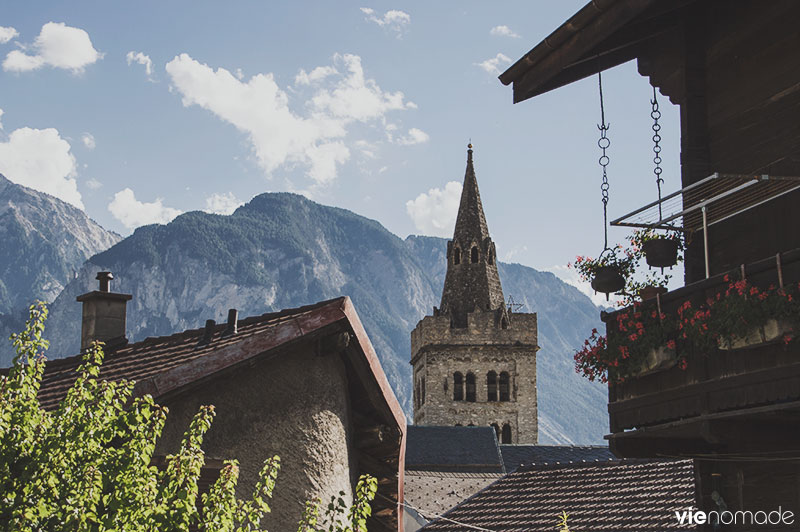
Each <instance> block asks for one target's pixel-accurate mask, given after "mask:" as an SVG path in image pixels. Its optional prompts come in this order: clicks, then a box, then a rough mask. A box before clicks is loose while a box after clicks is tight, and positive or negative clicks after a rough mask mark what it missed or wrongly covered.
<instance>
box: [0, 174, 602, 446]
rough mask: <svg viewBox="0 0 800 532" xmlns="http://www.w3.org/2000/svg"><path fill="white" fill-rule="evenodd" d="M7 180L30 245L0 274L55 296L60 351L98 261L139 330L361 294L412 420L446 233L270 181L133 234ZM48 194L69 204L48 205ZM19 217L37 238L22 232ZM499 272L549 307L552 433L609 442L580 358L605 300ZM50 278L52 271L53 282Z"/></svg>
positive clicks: (14, 222) (514, 271) (29, 293)
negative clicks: (412, 355) (414, 341)
mask: <svg viewBox="0 0 800 532" xmlns="http://www.w3.org/2000/svg"><path fill="white" fill-rule="evenodd" d="M2 184H5V187H3V186H2ZM2 184H0V199H3V198H5V197H6V196H8V197H9V198H12V197H13V198H15V199H14V200H13V201H11V200H9V202H8V203H9V206H8V207H4V206H5V199H3V202H4V203H3V206H0V209H3V210H0V235H3V240H0V241H1V242H3V244H2V245H3V248H5V249H7V250H8V252H7V253H4V255H11V254H12V253H10V252H11V251H12V250H16V249H19V250H20V251H19V252H16V251H14V253H13V254H14V255H15V257H14V259H13V260H9V261H7V262H5V263H2V265H3V269H2V270H1V271H2V273H3V276H2V277H0V280H2V283H3V286H4V287H5V288H4V290H5V292H4V293H7V294H14V299H12V298H11V297H10V296H8V297H7V300H8V301H9V304H8V308H9V309H10V310H9V312H10V313H13V312H17V313H19V308H20V305H22V307H24V306H25V305H27V304H28V302H29V301H30V300H32V299H34V298H36V297H45V299H47V300H52V304H51V307H50V319H49V321H48V324H47V328H46V332H45V336H46V338H48V339H49V340H50V342H51V347H50V351H49V353H48V356H49V357H50V358H59V357H62V356H69V355H72V354H75V353H77V351H78V348H79V343H80V321H81V310H80V304H79V303H77V302H76V301H75V298H76V296H78V295H80V294H82V293H84V292H87V291H90V290H94V289H95V288H96V284H97V282H96V281H95V279H94V277H95V275H96V273H97V272H98V271H103V270H109V271H112V272H113V273H114V277H115V280H114V284H113V286H112V288H113V290H114V291H117V292H125V293H130V294H133V299H132V300H131V301H130V302H129V303H128V323H127V328H128V338H129V339H130V340H132V341H138V340H142V339H144V338H145V337H148V336H160V335H166V334H171V333H173V332H176V331H180V330H184V329H189V328H197V327H200V326H202V324H203V323H204V322H205V320H206V319H215V320H217V321H223V320H224V319H225V317H226V315H227V310H228V309H229V308H237V309H238V310H239V313H240V316H249V315H256V314H261V313H264V312H269V311H274V310H278V309H281V308H288V307H296V306H300V305H304V304H308V303H312V302H316V301H320V300H323V299H328V298H333V297H337V296H340V295H348V296H350V297H351V299H352V300H353V302H354V304H355V307H356V309H357V311H358V313H359V316H360V317H361V320H362V322H363V323H364V326H365V328H366V330H367V333H368V334H369V337H370V339H371V340H372V343H373V345H374V346H375V349H376V352H377V353H378V355H379V357H380V359H381V363H382V365H383V367H384V371H385V372H386V374H387V377H388V379H389V382H390V383H391V384H392V386H393V388H394V391H395V394H396V395H397V397H398V399H399V400H400V402H401V404H402V405H403V407H404V409H405V410H406V413H407V415H408V416H409V419H411V417H410V405H411V366H410V364H409V350H410V338H409V333H410V331H411V330H412V329H413V328H414V326H415V325H416V323H417V322H418V321H419V320H420V319H421V318H422V317H423V316H425V315H426V314H429V313H430V312H431V311H432V308H433V306H434V305H438V304H439V298H440V296H441V290H442V286H443V283H444V274H445V268H446V262H445V250H446V240H445V239H441V238H433V237H421V236H409V237H408V238H406V239H405V240H403V239H401V238H399V237H397V236H396V235H394V234H392V233H391V232H389V231H388V230H386V229H385V228H384V227H383V226H382V225H381V224H379V223H378V222H376V221H374V220H370V219H368V218H364V217H362V216H359V215H356V214H354V213H352V212H350V211H347V210H344V209H339V208H335V207H329V206H324V205H320V204H318V203H315V202H313V201H310V200H308V199H306V198H304V197H302V196H298V195H294V194H288V193H267V194H261V195H259V196H256V197H255V198H253V199H252V200H251V201H250V202H248V203H247V204H245V205H243V206H241V207H239V208H238V209H237V210H236V211H235V212H234V213H233V214H231V215H217V214H209V213H204V212H199V211H198V212H189V213H185V214H182V215H181V216H178V217H177V218H176V219H175V220H173V221H172V222H170V223H169V224H166V225H150V226H144V227H140V228H138V229H137V230H136V231H135V232H134V233H133V234H132V235H131V236H129V237H127V238H125V239H122V240H120V238H119V237H118V236H117V235H115V234H113V233H110V232H108V231H105V230H103V229H102V228H101V227H100V226H99V225H97V224H96V223H94V222H92V221H91V220H90V219H89V218H88V217H86V216H85V215H84V214H83V213H82V211H79V210H77V209H75V208H73V207H70V206H69V205H66V204H64V203H63V202H59V200H57V199H55V198H52V197H50V196H46V195H44V194H41V193H38V192H34V191H31V190H30V189H24V187H19V186H18V185H10V184H9V183H7V182H3V183H2ZM9 185H10V186H9ZM9 189H13V190H11V191H9ZM18 189H19V190H18ZM20 190H22V192H20ZM26 198H27V199H26ZM45 201H46V202H50V201H53V202H59V203H61V205H60V206H59V208H58V209H56V208H53V207H49V208H47V206H48V205H49V204H47V203H41V202H45ZM36 205H43V207H40V208H38V209H37V208H35V206H36ZM73 211H77V212H73ZM7 212H12V213H13V214H11V215H7V214H6V213H7ZM45 212H47V214H49V218H48V217H46V216H44V214H45ZM40 224H43V225H46V226H48V227H47V228H44V227H40ZM20 228H28V232H27V233H25V234H28V235H37V236H36V238H34V237H26V238H27V239H22V238H20V237H16V238H17V240H14V235H18V234H22V231H21V229H20ZM48 231H50V232H48ZM5 235H11V236H10V237H9V236H5ZM38 235H42V236H38ZM58 236H60V238H58ZM6 239H8V240H6ZM37 239H38V240H37ZM40 241H41V242H44V243H41V242H40ZM9 242H10V244H9ZM18 242H21V244H19V243H18ZM27 242H33V243H34V244H30V245H26V243H27ZM90 243H91V244H92V245H94V246H95V247H94V248H92V247H91V246H90V245H89V244H90ZM7 245H8V246H9V247H7ZM73 248H77V249H73ZM101 250H102V251H101ZM56 251H58V252H59V253H60V254H59V253H56ZM96 251H99V252H97V253H95V254H93V252H96ZM73 269H74V271H75V273H74V274H72V271H73ZM499 271H500V278H501V280H502V283H503V288H504V292H505V294H506V296H508V295H511V296H512V297H513V299H514V301H515V302H517V303H520V304H522V305H524V311H525V312H537V313H538V315H539V343H540V345H541V346H542V348H541V350H540V351H539V354H538V397H539V430H540V442H542V443H581V444H587V443H600V442H601V441H602V435H603V434H604V433H605V432H606V431H607V414H606V412H605V403H606V396H605V389H604V388H603V387H602V386H600V385H598V384H596V383H591V382H589V381H587V380H585V379H583V378H581V377H580V376H578V375H577V374H576V373H575V371H574V369H573V361H572V353H573V352H574V350H575V349H576V348H577V347H579V346H580V345H581V344H582V342H583V339H584V338H585V337H586V335H587V334H588V333H589V332H590V331H591V329H592V328H593V327H598V326H599V310H598V308H597V307H595V306H594V305H593V304H592V302H591V301H590V300H589V298H588V297H586V296H585V295H583V294H582V293H580V292H579V291H578V290H577V289H575V288H574V287H572V286H569V285H567V284H566V283H564V282H563V281H561V280H560V279H558V278H557V277H556V276H555V275H553V274H552V273H549V272H539V271H537V270H534V269H533V268H529V267H526V266H522V265H519V264H504V263H500V264H499ZM15 272H17V273H16V274H15ZM54 272H55V273H54ZM56 273H57V274H58V275H56ZM51 278H52V279H55V281H54V282H52V283H50V284H44V283H43V281H42V280H43V279H44V280H49V279H51ZM56 283H58V284H56ZM55 293H58V296H57V297H55V299H54V300H53V297H52V296H53V295H54V294H55ZM4 301H5V300H4ZM12 301H13V303H11V302H12ZM21 301H22V302H25V303H24V304H23V303H21ZM0 317H1V316H0ZM10 325H16V326H17V327H18V326H19V320H18V319H14V320H6V322H4V323H2V324H0V328H3V327H4V328H5V329H9V327H10ZM2 332H3V333H5V332H6V331H5V330H4V331H2ZM11 356H12V353H11V350H10V345H8V344H5V345H3V346H2V347H0V362H2V363H3V365H7V364H8V363H9V362H10V360H11Z"/></svg>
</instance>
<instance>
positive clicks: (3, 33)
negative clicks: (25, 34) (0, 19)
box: [0, 26, 19, 44]
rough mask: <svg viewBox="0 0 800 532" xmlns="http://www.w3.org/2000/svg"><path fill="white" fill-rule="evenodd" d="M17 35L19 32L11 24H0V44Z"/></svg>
mask: <svg viewBox="0 0 800 532" xmlns="http://www.w3.org/2000/svg"><path fill="white" fill-rule="evenodd" d="M17 35H19V32H18V31H17V30H16V29H14V28H12V27H11V26H0V44H5V43H7V42H8V41H10V40H11V39H13V38H14V37H16V36H17Z"/></svg>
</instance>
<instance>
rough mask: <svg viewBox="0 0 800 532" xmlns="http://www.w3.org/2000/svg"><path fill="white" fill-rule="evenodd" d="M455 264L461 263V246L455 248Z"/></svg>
mask: <svg viewBox="0 0 800 532" xmlns="http://www.w3.org/2000/svg"><path fill="white" fill-rule="evenodd" d="M453 264H461V248H455V249H454V250H453Z"/></svg>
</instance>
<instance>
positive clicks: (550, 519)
mask: <svg viewBox="0 0 800 532" xmlns="http://www.w3.org/2000/svg"><path fill="white" fill-rule="evenodd" d="M693 503H694V467H693V465H692V462H691V461H690V460H653V461H644V460H614V461H608V462H595V463H572V464H554V465H537V466H527V467H522V468H520V469H518V470H517V471H516V472H514V473H511V474H509V475H506V476H505V477H503V478H502V479H500V480H498V481H497V482H495V483H493V484H491V485H490V486H488V487H487V488H485V489H483V490H482V491H480V492H478V493H476V494H475V495H474V496H472V497H470V498H469V499H467V500H466V501H464V502H463V503H461V504H460V505H458V506H456V507H455V508H453V509H452V510H450V511H449V512H447V513H445V514H444V518H442V519H438V520H436V521H433V522H432V523H430V524H428V525H426V526H425V527H424V530H431V531H434V530H439V531H462V530H468V529H469V527H479V529H485V530H492V531H501V530H502V531H519V532H522V531H525V532H531V531H539V530H541V531H545V530H546V531H548V532H552V531H553V530H555V529H556V525H557V523H558V516H559V515H560V514H561V512H562V511H565V512H567V514H569V527H570V530H591V531H612V530H613V531H622V530H631V531H632V530H636V531H650V530H652V531H659V532H666V531H672V530H687V529H691V527H689V526H687V525H684V526H679V525H678V522H677V520H676V517H675V511H676V510H685V509H686V508H687V507H689V506H691V505H692V504H693ZM465 525H468V526H465Z"/></svg>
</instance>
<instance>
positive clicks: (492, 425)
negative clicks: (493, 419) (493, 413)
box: [491, 423, 500, 441]
mask: <svg viewBox="0 0 800 532" xmlns="http://www.w3.org/2000/svg"><path fill="white" fill-rule="evenodd" d="M491 427H492V428H493V429H494V435H495V436H496V437H497V441H500V425H498V424H497V423H492V424H491Z"/></svg>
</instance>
